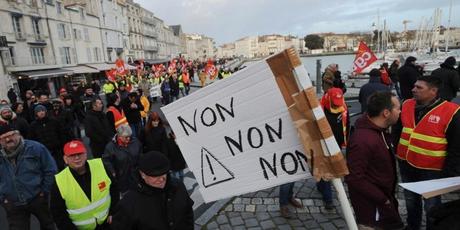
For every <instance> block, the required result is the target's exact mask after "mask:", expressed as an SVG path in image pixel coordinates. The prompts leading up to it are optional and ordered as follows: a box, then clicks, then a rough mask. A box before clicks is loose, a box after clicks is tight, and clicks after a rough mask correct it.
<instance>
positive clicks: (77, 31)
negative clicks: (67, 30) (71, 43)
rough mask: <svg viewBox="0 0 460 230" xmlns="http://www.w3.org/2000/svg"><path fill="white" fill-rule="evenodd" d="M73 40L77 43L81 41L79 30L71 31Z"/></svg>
mask: <svg viewBox="0 0 460 230" xmlns="http://www.w3.org/2000/svg"><path fill="white" fill-rule="evenodd" d="M73 38H74V39H75V40H77V41H79V40H81V30H79V29H73Z"/></svg>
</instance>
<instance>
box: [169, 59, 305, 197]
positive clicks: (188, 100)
mask: <svg viewBox="0 0 460 230" xmlns="http://www.w3.org/2000/svg"><path fill="white" fill-rule="evenodd" d="M161 110H162V111H163V113H164V114H165V116H166V118H167V119H168V122H169V124H170V125H171V128H172V129H173V130H174V132H175V134H176V138H177V139H176V141H177V143H178V145H179V147H180V149H181V151H182V154H183V155H184V158H185V160H186V162H187V165H188V167H189V169H190V170H191V171H192V172H193V174H194V176H195V178H196V179H197V182H198V184H199V186H200V191H201V194H202V196H203V198H204V200H205V201H206V202H210V201H215V200H218V199H222V198H227V197H231V196H235V195H240V194H244V193H248V192H254V191H258V190H261V189H266V188H270V187H274V186H277V185H281V184H285V183H289V182H293V181H297V180H302V179H307V178H309V177H311V175H310V172H309V169H308V165H307V162H306V157H305V154H304V153H303V151H304V149H303V146H302V144H301V143H300V142H299V138H298V133H297V131H296V129H295V127H294V125H293V122H292V120H291V117H290V115H289V112H288V108H287V106H286V103H285V101H284V99H283V96H282V94H281V92H280V89H279V87H278V86H277V83H276V81H275V77H274V75H273V73H272V72H271V70H270V67H269V66H268V64H267V63H266V62H265V61H261V62H258V63H256V64H253V65H251V66H249V67H247V68H245V69H243V70H241V71H239V72H237V73H235V74H233V75H232V76H231V77H229V78H226V79H224V80H219V81H217V82H215V83H213V84H211V85H209V86H206V87H205V88H203V89H200V90H198V91H197V92H195V93H193V94H191V95H189V96H187V97H184V98H181V99H180V100H178V101H176V102H174V103H172V104H170V105H168V106H165V107H162V108H161Z"/></svg>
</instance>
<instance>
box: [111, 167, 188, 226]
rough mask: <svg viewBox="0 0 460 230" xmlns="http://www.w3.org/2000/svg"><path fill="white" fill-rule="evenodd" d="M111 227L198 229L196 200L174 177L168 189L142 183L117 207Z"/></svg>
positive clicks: (168, 180) (169, 180)
mask: <svg viewBox="0 0 460 230" xmlns="http://www.w3.org/2000/svg"><path fill="white" fill-rule="evenodd" d="M137 174H139V173H137ZM137 177H138V178H139V176H137ZM141 180H142V179H139V181H141ZM111 228H112V230H126V229H136V230H170V229H171V230H172V229H177V230H187V229H194V220H193V201H192V199H190V197H189V195H188V193H187V190H186V188H185V186H184V184H183V183H182V182H180V181H178V180H176V179H174V178H171V177H168V179H167V183H166V186H165V188H164V189H158V188H153V187H150V186H148V185H146V184H145V183H144V182H143V181H141V182H138V184H137V189H135V190H130V191H129V192H128V193H127V194H126V195H125V196H124V197H123V199H122V200H121V201H120V202H119V203H118V205H117V207H115V210H114V214H113V222H112V225H111Z"/></svg>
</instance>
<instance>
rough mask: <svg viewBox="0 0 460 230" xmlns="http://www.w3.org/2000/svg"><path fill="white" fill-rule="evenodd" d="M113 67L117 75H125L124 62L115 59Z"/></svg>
mask: <svg viewBox="0 0 460 230" xmlns="http://www.w3.org/2000/svg"><path fill="white" fill-rule="evenodd" d="M115 66H116V67H117V74H118V75H122V76H123V75H126V72H128V71H127V70H126V67H125V62H124V61H123V60H122V59H120V58H119V59H117V61H116V62H115Z"/></svg>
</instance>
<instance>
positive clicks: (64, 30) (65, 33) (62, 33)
mask: <svg viewBox="0 0 460 230" xmlns="http://www.w3.org/2000/svg"><path fill="white" fill-rule="evenodd" d="M57 30H58V37H59V38H60V39H61V40H62V39H65V40H67V39H70V30H69V26H68V25H66V24H64V23H59V24H57Z"/></svg>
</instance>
